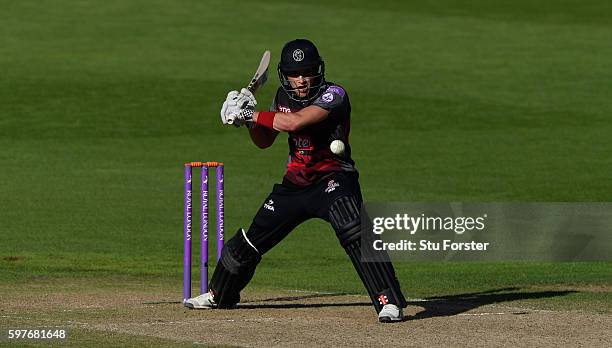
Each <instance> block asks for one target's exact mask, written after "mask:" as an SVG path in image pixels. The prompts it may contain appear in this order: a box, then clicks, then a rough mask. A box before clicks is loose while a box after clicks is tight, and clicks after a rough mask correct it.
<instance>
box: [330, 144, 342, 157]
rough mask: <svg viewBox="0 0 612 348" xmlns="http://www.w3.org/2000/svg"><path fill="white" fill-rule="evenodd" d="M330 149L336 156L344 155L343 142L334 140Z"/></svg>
mask: <svg viewBox="0 0 612 348" xmlns="http://www.w3.org/2000/svg"><path fill="white" fill-rule="evenodd" d="M329 149H330V150H331V152H333V153H334V154H335V155H342V154H343V153H344V143H343V142H342V140H334V141H332V142H331V144H330V145H329Z"/></svg>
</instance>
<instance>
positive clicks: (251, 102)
mask: <svg viewBox="0 0 612 348" xmlns="http://www.w3.org/2000/svg"><path fill="white" fill-rule="evenodd" d="M256 105H257V100H256V99H255V96H254V95H253V93H251V91H249V90H248V89H246V88H243V89H242V90H241V91H240V94H239V95H238V106H239V107H240V112H239V113H238V116H237V117H236V120H235V121H234V122H235V123H234V124H236V125H237V126H238V127H239V126H241V125H243V124H245V125H246V126H247V127H250V126H252V124H253V113H254V112H255V106H256Z"/></svg>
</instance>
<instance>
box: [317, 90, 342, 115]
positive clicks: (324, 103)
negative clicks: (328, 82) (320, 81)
mask: <svg viewBox="0 0 612 348" xmlns="http://www.w3.org/2000/svg"><path fill="white" fill-rule="evenodd" d="M345 99H346V92H345V91H344V89H343V88H342V87H340V86H336V85H333V86H329V87H327V89H326V90H325V92H323V94H321V96H320V97H319V98H317V99H316V100H315V101H314V102H313V103H312V105H316V106H319V107H322V108H323V109H325V110H328V111H331V110H333V109H336V108H339V107H340V106H342V105H343V104H344V102H345Z"/></svg>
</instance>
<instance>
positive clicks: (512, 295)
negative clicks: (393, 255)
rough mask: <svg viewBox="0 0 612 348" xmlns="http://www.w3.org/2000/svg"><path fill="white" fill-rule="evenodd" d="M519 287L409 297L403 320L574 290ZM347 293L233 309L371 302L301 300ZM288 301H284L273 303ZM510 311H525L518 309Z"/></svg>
mask: <svg viewBox="0 0 612 348" xmlns="http://www.w3.org/2000/svg"><path fill="white" fill-rule="evenodd" d="M520 290H521V288H519V287H510V288H501V289H492V290H488V291H480V292H470V293H464V294H457V295H448V296H434V297H427V298H425V299H422V300H413V301H408V305H410V306H417V307H422V308H424V310H422V311H420V312H418V313H417V314H415V315H413V316H410V317H407V318H406V320H419V319H426V318H433V317H446V316H452V315H457V314H460V313H464V312H467V311H470V310H472V309H476V308H478V307H481V306H486V305H489V304H494V303H503V302H512V301H519V300H532V299H542V298H552V297H559V296H566V295H569V294H573V293H577V292H578V291H574V290H564V291H530V292H524V291H523V292H521V291H520ZM346 295H349V294H346V293H333V294H308V295H300V296H283V297H273V298H266V299H261V300H254V301H249V302H246V303H240V304H238V306H237V307H236V309H264V308H277V309H295V308H323V307H355V306H365V307H369V306H372V303H371V302H366V301H353V302H333V301H332V302H318V303H303V302H302V301H304V300H309V299H316V298H330V297H341V296H346ZM275 302H287V303H275ZM175 303H176V304H179V303H180V302H179V301H159V302H144V303H143V304H175ZM513 314H525V313H524V312H520V313H519V312H517V313H513Z"/></svg>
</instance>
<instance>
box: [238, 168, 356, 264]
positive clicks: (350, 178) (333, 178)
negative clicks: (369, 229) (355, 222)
mask: <svg viewBox="0 0 612 348" xmlns="http://www.w3.org/2000/svg"><path fill="white" fill-rule="evenodd" d="M358 177H359V175H358V174H357V173H351V172H346V173H345V172H338V173H331V174H330V175H329V176H327V177H325V178H324V179H322V180H320V181H319V182H317V183H315V184H313V185H310V186H307V187H305V188H301V187H296V186H293V185H291V184H288V183H283V184H276V185H274V188H273V190H272V193H270V195H268V197H267V198H266V199H265V201H264V202H263V204H262V205H261V207H260V208H259V211H258V212H257V214H256V215H255V217H254V218H253V222H252V223H251V226H250V227H249V230H248V231H247V238H248V239H249V240H250V241H251V243H253V245H254V246H255V247H256V248H257V250H258V251H259V253H260V254H261V255H263V254H265V253H266V252H268V251H269V250H270V249H272V248H273V247H274V246H275V245H276V244H278V243H279V242H280V241H281V240H283V238H285V237H286V236H287V235H288V234H289V233H290V232H291V231H292V230H293V229H294V228H295V227H297V226H298V225H299V224H301V223H302V222H304V221H306V220H308V219H312V218H321V219H323V220H325V221H327V222H329V207H330V206H331V204H332V203H333V202H334V201H335V200H336V199H338V198H339V197H342V196H353V197H354V198H355V199H356V200H357V202H358V204H359V205H361V202H362V197H361V188H360V187H359V181H358Z"/></svg>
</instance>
